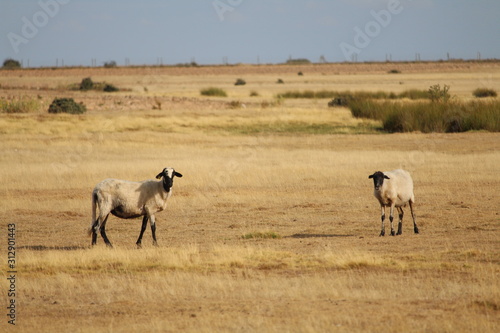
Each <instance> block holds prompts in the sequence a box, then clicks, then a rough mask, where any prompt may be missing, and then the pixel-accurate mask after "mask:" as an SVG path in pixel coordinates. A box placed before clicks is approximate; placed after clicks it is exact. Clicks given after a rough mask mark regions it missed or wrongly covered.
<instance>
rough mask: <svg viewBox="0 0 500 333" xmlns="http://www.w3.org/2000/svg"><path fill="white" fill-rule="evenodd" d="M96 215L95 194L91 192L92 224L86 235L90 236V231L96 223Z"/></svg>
mask: <svg viewBox="0 0 500 333" xmlns="http://www.w3.org/2000/svg"><path fill="white" fill-rule="evenodd" d="M96 215H97V192H95V191H93V192H92V223H91V224H90V227H89V229H88V231H87V232H88V235H89V236H90V235H92V230H93V229H94V225H95V223H96Z"/></svg>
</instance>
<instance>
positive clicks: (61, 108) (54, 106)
mask: <svg viewBox="0 0 500 333" xmlns="http://www.w3.org/2000/svg"><path fill="white" fill-rule="evenodd" d="M86 111H87V108H86V107H85V105H83V104H82V103H76V102H75V101H74V100H73V98H55V99H54V100H53V101H52V103H51V104H50V106H49V113H70V114H81V113H84V112H86Z"/></svg>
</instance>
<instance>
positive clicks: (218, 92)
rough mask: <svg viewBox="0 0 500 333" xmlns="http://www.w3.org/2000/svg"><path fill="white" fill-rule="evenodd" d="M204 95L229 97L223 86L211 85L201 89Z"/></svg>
mask: <svg viewBox="0 0 500 333" xmlns="http://www.w3.org/2000/svg"><path fill="white" fill-rule="evenodd" d="M200 93H201V95H203V96H217V97H227V93H226V92H225V91H224V90H223V89H221V88H215V87H210V88H206V89H202V90H201V91H200Z"/></svg>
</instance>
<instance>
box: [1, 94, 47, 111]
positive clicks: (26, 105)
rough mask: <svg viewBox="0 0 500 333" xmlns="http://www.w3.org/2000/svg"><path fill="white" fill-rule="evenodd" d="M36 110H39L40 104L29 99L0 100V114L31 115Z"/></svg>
mask: <svg viewBox="0 0 500 333" xmlns="http://www.w3.org/2000/svg"><path fill="white" fill-rule="evenodd" d="M38 109H40V102H39V101H38V100H36V99H33V98H30V97H17V98H13V99H3V98H2V99H0V112H2V113H31V112H36V111H38Z"/></svg>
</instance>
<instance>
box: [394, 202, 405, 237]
mask: <svg viewBox="0 0 500 333" xmlns="http://www.w3.org/2000/svg"><path fill="white" fill-rule="evenodd" d="M397 209H398V212H399V223H398V232H397V233H396V235H402V234H403V216H404V215H405V213H404V212H403V208H401V207H397Z"/></svg>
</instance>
